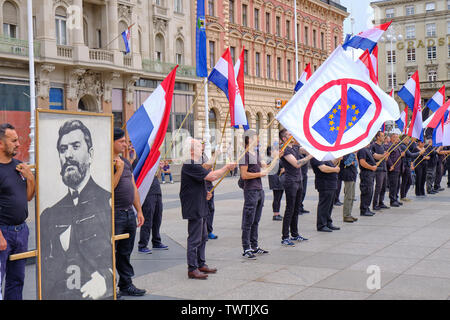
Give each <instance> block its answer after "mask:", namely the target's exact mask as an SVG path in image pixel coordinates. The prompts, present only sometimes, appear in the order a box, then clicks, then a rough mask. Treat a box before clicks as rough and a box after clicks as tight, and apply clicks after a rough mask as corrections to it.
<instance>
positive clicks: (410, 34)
mask: <svg viewBox="0 0 450 320" xmlns="http://www.w3.org/2000/svg"><path fill="white" fill-rule="evenodd" d="M405 35H406V39H414V38H416V26H406V27H405Z"/></svg>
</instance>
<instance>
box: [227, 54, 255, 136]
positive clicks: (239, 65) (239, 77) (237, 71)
mask: <svg viewBox="0 0 450 320" xmlns="http://www.w3.org/2000/svg"><path fill="white" fill-rule="evenodd" d="M244 50H245V47H242V52H241V55H240V56H239V59H238V60H237V61H236V63H235V64H234V75H235V76H236V81H237V84H238V88H239V92H240V94H241V99H242V105H243V106H244V109H245V88H244ZM230 114H231V112H230ZM246 120H247V117H246ZM231 125H232V126H233V124H232V122H231ZM234 127H235V128H236V129H238V128H239V125H234ZM242 127H243V128H244V131H245V130H248V129H249V128H250V127H249V126H248V122H247V124H245V125H243V126H242Z"/></svg>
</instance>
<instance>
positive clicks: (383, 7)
mask: <svg viewBox="0 0 450 320" xmlns="http://www.w3.org/2000/svg"><path fill="white" fill-rule="evenodd" d="M371 6H372V7H373V8H374V11H375V12H374V14H375V21H374V23H375V24H381V23H385V22H388V21H390V20H392V24H391V27H392V29H393V31H394V34H392V35H393V36H394V38H395V40H394V41H393V42H392V47H391V41H390V39H391V38H390V37H389V36H388V34H389V32H386V34H385V36H384V38H385V41H384V42H381V41H380V42H379V54H378V59H379V62H378V64H379V81H380V87H381V88H383V89H385V90H386V92H389V91H390V89H391V87H392V85H393V86H394V88H395V91H397V90H399V89H400V88H401V87H402V86H403V84H404V83H405V82H406V80H408V79H409V77H410V76H411V75H412V74H413V73H414V72H415V71H416V70H419V79H420V91H421V95H422V99H423V103H426V102H427V100H428V99H430V98H431V97H432V96H433V95H434V93H435V92H436V91H437V90H439V89H440V88H441V87H442V85H444V84H445V85H446V95H447V98H448V97H449V96H450V1H448V0H415V1H406V0H390V1H377V2H372V3H371ZM391 27H390V28H391ZM388 31H389V30H388ZM394 38H393V39H394ZM392 70H393V71H392ZM396 99H397V100H398V101H399V103H400V105H401V106H403V107H404V103H403V102H402V101H400V99H399V98H396ZM427 110H428V109H425V110H424V112H425V113H428V111H427Z"/></svg>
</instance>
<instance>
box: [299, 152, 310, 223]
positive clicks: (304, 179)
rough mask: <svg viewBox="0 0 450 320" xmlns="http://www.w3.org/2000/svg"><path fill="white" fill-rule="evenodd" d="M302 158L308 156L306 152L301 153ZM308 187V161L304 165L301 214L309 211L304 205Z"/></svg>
mask: <svg viewBox="0 0 450 320" xmlns="http://www.w3.org/2000/svg"><path fill="white" fill-rule="evenodd" d="M301 155H302V158H304V157H306V154H303V153H302V154H301ZM307 187H308V163H306V164H305V165H303V166H302V196H301V198H300V214H303V213H309V211H308V210H306V209H305V207H304V205H303V201H304V200H305V196H306V189H307Z"/></svg>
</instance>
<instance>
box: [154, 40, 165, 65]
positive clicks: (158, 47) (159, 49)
mask: <svg viewBox="0 0 450 320" xmlns="http://www.w3.org/2000/svg"><path fill="white" fill-rule="evenodd" d="M155 58H156V61H164V38H163V36H162V35H160V34H157V35H156V37H155Z"/></svg>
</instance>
